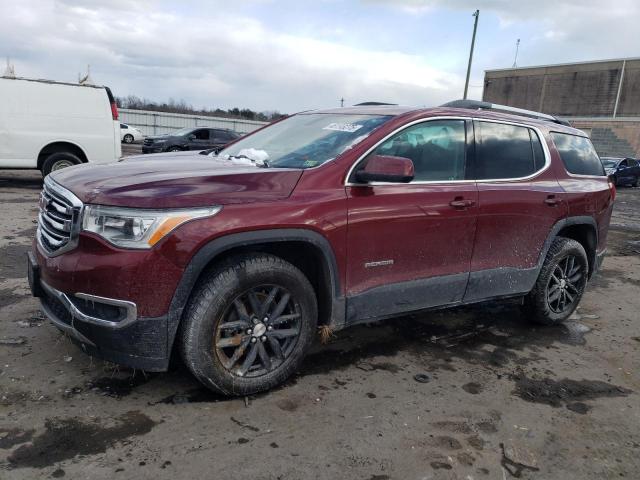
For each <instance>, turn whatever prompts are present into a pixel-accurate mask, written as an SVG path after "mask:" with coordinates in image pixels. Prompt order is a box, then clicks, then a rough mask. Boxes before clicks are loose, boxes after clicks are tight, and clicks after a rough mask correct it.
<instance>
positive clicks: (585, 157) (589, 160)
mask: <svg viewBox="0 0 640 480" xmlns="http://www.w3.org/2000/svg"><path fill="white" fill-rule="evenodd" d="M551 138H552V139H553V143H554V144H555V146H556V148H557V149H558V153H559V154H560V158H561V159H562V163H564V166H565V168H566V169H567V172H569V173H573V174H575V175H604V174H605V173H604V167H603V166H602V162H600V159H599V158H598V154H597V153H596V151H595V149H594V148H593V145H592V144H591V141H590V140H589V139H588V138H586V137H578V136H577V135H570V134H567V133H557V132H552V133H551Z"/></svg>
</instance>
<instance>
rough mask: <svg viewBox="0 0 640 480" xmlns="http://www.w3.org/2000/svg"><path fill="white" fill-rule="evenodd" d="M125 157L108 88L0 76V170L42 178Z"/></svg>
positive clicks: (111, 96)
mask: <svg viewBox="0 0 640 480" xmlns="http://www.w3.org/2000/svg"><path fill="white" fill-rule="evenodd" d="M121 155H122V147H121V145H120V122H118V108H117V106H116V103H115V100H114V98H113V95H112V94H111V91H110V90H109V88H107V87H98V86H93V85H79V84H72V83H62V82H53V81H49V80H31V79H27V78H9V77H0V169H3V168H37V169H39V170H40V171H41V172H42V174H43V176H46V175H47V174H49V173H50V172H51V171H53V170H58V169H60V168H64V167H68V166H71V165H75V164H79V163H86V162H91V163H108V162H115V161H117V160H118V159H119V158H120V156H121Z"/></svg>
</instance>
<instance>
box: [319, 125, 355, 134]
mask: <svg viewBox="0 0 640 480" xmlns="http://www.w3.org/2000/svg"><path fill="white" fill-rule="evenodd" d="M361 128H362V125H358V124H357V123H330V124H329V125H327V126H326V127H324V128H323V130H337V131H338V132H349V133H353V132H356V131H358V130H360V129H361Z"/></svg>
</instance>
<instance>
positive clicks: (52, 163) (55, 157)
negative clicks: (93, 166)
mask: <svg viewBox="0 0 640 480" xmlns="http://www.w3.org/2000/svg"><path fill="white" fill-rule="evenodd" d="M81 163H82V160H80V159H79V158H78V157H76V156H75V155H74V154H72V153H67V152H60V153H52V154H51V155H49V156H48V157H47V158H46V159H45V161H44V162H43V163H42V168H41V169H40V170H41V171H42V176H43V177H46V176H47V175H49V174H50V173H51V172H53V171H55V170H60V169H62V168H67V167H71V166H73V165H79V164H81Z"/></svg>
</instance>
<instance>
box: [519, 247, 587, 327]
mask: <svg viewBox="0 0 640 480" xmlns="http://www.w3.org/2000/svg"><path fill="white" fill-rule="evenodd" d="M588 275H589V262H588V260H587V254H586V253H585V251H584V248H583V247H582V245H580V243H578V242H576V241H575V240H572V239H570V238H564V237H558V238H556V239H555V240H554V241H553V243H552V244H551V247H550V248H549V251H548V252H547V256H546V258H545V261H544V264H543V265H542V269H541V270H540V275H539V276H538V280H537V281H536V284H535V286H534V287H533V290H531V292H530V293H529V294H528V295H527V297H526V298H525V309H526V312H527V313H528V315H529V317H530V319H531V320H532V321H534V322H536V323H541V324H545V325H554V324H558V323H561V322H563V321H564V320H566V319H567V318H569V316H570V315H571V314H572V313H573V311H574V310H575V309H576V307H577V306H578V303H580V300H581V299H582V295H583V293H584V289H585V287H586V286H587V277H588Z"/></svg>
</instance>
